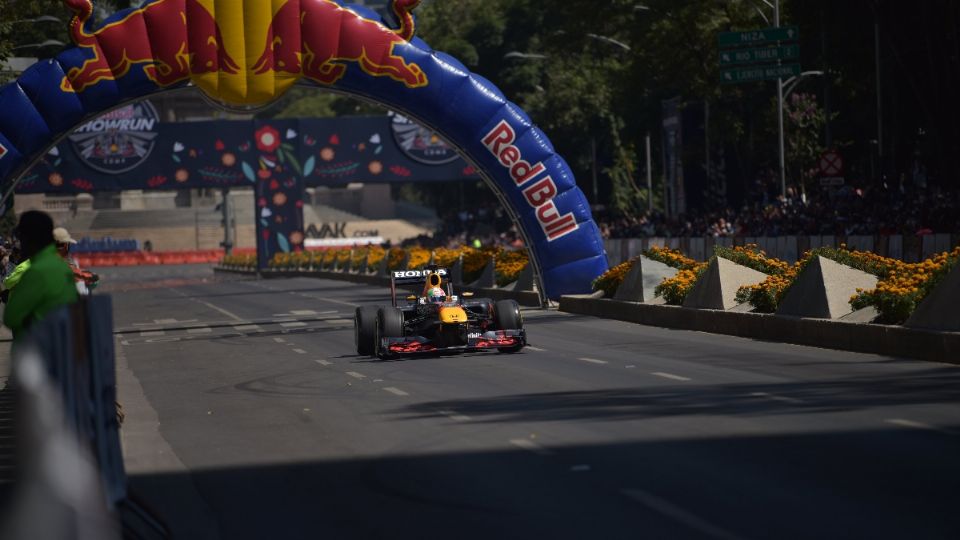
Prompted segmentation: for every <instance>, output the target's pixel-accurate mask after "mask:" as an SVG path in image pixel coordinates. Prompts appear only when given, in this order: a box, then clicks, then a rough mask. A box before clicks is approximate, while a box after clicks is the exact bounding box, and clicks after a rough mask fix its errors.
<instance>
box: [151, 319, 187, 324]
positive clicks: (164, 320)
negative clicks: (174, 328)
mask: <svg viewBox="0 0 960 540" xmlns="http://www.w3.org/2000/svg"><path fill="white" fill-rule="evenodd" d="M153 322H155V323H157V324H173V323H175V322H177V320H176V319H154V320H153ZM182 322H187V321H182Z"/></svg>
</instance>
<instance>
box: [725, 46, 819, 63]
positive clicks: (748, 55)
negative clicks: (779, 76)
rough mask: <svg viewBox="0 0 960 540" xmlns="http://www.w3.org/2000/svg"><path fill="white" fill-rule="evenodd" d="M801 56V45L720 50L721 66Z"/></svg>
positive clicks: (792, 58)
mask: <svg viewBox="0 0 960 540" xmlns="http://www.w3.org/2000/svg"><path fill="white" fill-rule="evenodd" d="M797 58H800V45H784V46H782V47H760V48H757V49H729V50H724V51H720V65H721V66H735V65H737V64H761V63H763V62H774V61H776V60H796V59H797Z"/></svg>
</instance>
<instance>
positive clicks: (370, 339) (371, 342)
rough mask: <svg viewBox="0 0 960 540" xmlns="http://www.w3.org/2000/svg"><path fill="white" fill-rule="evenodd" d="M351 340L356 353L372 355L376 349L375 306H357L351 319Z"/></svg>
mask: <svg viewBox="0 0 960 540" xmlns="http://www.w3.org/2000/svg"><path fill="white" fill-rule="evenodd" d="M353 340H354V342H355V344H356V346H357V354H359V355H362V356H373V355H374V354H375V353H376V351H377V306H361V307H358V308H357V312H356V315H355V316H354V319H353Z"/></svg>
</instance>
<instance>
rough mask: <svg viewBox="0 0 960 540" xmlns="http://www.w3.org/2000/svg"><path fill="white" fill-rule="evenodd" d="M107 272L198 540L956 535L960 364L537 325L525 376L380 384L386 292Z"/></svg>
mask: <svg viewBox="0 0 960 540" xmlns="http://www.w3.org/2000/svg"><path fill="white" fill-rule="evenodd" d="M104 272H112V274H107V276H108V277H109V279H108V280H105V286H104V288H105V290H109V289H111V288H112V289H113V290H115V291H122V292H117V293H115V295H114V302H115V317H116V326H117V327H118V331H119V332H120V333H119V334H118V343H119V347H118V352H119V355H120V356H121V359H120V360H121V374H120V381H121V385H122V388H121V393H122V394H121V395H122V399H123V400H124V402H125V403H124V405H125V407H126V409H127V413H128V418H127V423H126V424H125V426H124V444H125V452H126V454H127V464H128V468H129V470H130V474H131V485H132V487H133V489H134V490H135V491H136V492H137V493H138V494H139V495H140V496H141V497H142V498H143V499H144V500H145V501H147V502H148V504H149V505H150V506H151V507H152V508H153V509H154V511H155V512H157V513H158V514H160V515H161V516H163V518H164V519H165V520H166V521H167V522H168V524H169V525H170V526H171V527H172V528H173V529H174V531H175V532H177V533H179V537H181V538H200V537H210V538H215V537H219V538H224V539H235V538H338V539H339V538H604V539H607V538H610V539H613V538H644V539H647V538H708V539H709V538H714V539H716V538H719V539H768V538H777V539H788V538H871V539H876V538H898V539H899V538H911V539H917V538H960V512H958V511H957V508H958V504H957V503H958V502H960V465H958V459H957V456H958V455H960V369H958V368H957V367H953V366H949V365H943V364H934V363H925V362H919V361H912V360H898V359H892V358H884V357H879V356H870V355H861V354H851V353H843V352H836V351H827V350H821V349H814V348H809V347H799V346H792V345H783V344H778V343H766V342H757V341H751V340H744V339H739V338H733V337H727V336H715V335H710V334H702V333H696V332H684V331H674V330H665V329H659V328H652V327H644V326H638V325H632V324H628V323H622V322H616V321H606V320H601V319H595V318H591V317H580V316H571V315H567V314H562V313H558V312H555V311H540V310H530V311H525V319H526V328H527V329H528V334H529V339H530V342H531V345H532V346H531V347H529V348H528V349H526V350H525V351H524V352H523V353H520V354H515V355H499V354H489V353H487V354H474V355H468V356H447V357H428V358H419V359H414V360H406V361H394V362H380V361H375V360H373V359H370V358H361V357H358V356H356V355H355V350H354V348H353V333H352V332H353V330H352V320H351V318H352V315H353V310H354V308H355V306H357V305H366V304H374V303H383V302H385V301H386V299H387V297H388V296H387V295H388V291H387V290H386V289H379V288H371V287H366V286H360V285H353V284H346V283H341V282H335V281H323V280H314V279H304V278H297V279H287V280H267V281H253V280H234V281H222V282H217V281H215V280H213V279H212V278H211V275H210V273H209V269H207V268H206V267H193V268H189V269H187V268H183V269H170V268H166V269H160V270H156V271H155V272H159V274H157V275H155V276H154V275H151V277H150V279H149V280H139V279H136V278H135V277H134V278H131V273H132V272H136V271H135V270H116V269H115V270H108V271H104ZM125 272H126V273H125ZM164 272H167V274H171V275H165V274H163V273H164ZM172 274H175V275H172ZM134 275H135V274H134ZM143 275H148V274H143ZM108 284H109V286H107V285H108ZM141 389H142V392H141Z"/></svg>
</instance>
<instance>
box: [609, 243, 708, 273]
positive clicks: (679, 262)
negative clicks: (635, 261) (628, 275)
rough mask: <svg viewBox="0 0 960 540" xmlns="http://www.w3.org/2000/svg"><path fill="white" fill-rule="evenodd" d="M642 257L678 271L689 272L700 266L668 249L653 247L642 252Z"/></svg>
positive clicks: (680, 253)
mask: <svg viewBox="0 0 960 540" xmlns="http://www.w3.org/2000/svg"><path fill="white" fill-rule="evenodd" d="M643 255H644V257H646V258H648V259H652V260H654V261H659V262H662V263H663V264H665V265H667V266H670V267H672V268H677V269H680V270H689V269H692V268H696V266H697V265H698V264H700V263H698V262H697V261H695V260H693V259H691V258H690V257H687V256H686V255H684V254H683V253H682V252H681V251H680V250H678V249H670V248H668V247H659V246H653V247H651V248H650V249H648V250H646V251H644V252H643ZM631 262H632V261H631ZM631 266H632V264H631ZM627 271H629V269H628V270H627Z"/></svg>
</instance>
